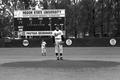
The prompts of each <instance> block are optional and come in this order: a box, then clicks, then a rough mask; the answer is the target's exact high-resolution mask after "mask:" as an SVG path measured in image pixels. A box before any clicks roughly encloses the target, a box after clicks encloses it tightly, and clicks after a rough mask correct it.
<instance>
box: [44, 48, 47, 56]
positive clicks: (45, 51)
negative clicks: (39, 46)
mask: <svg viewBox="0 0 120 80" xmlns="http://www.w3.org/2000/svg"><path fill="white" fill-rule="evenodd" d="M46 54H47V50H46V48H44V56H46Z"/></svg>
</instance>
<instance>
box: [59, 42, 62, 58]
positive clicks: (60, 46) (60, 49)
mask: <svg viewBox="0 0 120 80" xmlns="http://www.w3.org/2000/svg"><path fill="white" fill-rule="evenodd" d="M59 51H60V60H63V45H61V44H60V45H59Z"/></svg>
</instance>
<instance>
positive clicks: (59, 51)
mask: <svg viewBox="0 0 120 80" xmlns="http://www.w3.org/2000/svg"><path fill="white" fill-rule="evenodd" d="M55 28H56V29H55V30H54V31H53V42H54V44H55V54H56V57H57V60H63V56H62V55H63V43H64V42H63V41H64V37H63V32H62V31H61V30H60V29H59V26H58V25H56V27H55Z"/></svg>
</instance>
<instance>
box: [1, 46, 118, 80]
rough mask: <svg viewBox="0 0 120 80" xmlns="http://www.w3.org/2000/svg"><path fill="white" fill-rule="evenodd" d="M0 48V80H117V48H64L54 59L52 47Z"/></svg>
mask: <svg viewBox="0 0 120 80" xmlns="http://www.w3.org/2000/svg"><path fill="white" fill-rule="evenodd" d="M40 52H41V51H40V48H0V80H120V48H119V47H76V48H75V47H72V48H64V55H63V56H64V60H63V61H56V57H55V55H54V48H48V49H47V52H48V53H47V56H42V55H41V53H40Z"/></svg>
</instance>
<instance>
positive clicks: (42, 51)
mask: <svg viewBox="0 0 120 80" xmlns="http://www.w3.org/2000/svg"><path fill="white" fill-rule="evenodd" d="M41 53H42V56H44V50H43V48H41Z"/></svg>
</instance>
